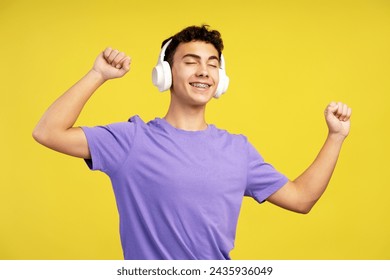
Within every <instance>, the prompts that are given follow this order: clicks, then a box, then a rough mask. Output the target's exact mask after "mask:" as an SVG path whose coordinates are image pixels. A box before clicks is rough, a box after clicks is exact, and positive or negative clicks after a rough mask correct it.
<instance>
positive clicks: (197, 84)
mask: <svg viewBox="0 0 390 280" xmlns="http://www.w3.org/2000/svg"><path fill="white" fill-rule="evenodd" d="M190 85H191V86H193V87H196V88H209V87H210V85H209V84H205V83H190Z"/></svg>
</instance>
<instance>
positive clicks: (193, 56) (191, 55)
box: [182, 53, 219, 61]
mask: <svg viewBox="0 0 390 280" xmlns="http://www.w3.org/2000/svg"><path fill="white" fill-rule="evenodd" d="M186 57H192V58H195V59H201V57H200V56H199V55H197V54H193V53H188V54H185V55H183V57H182V58H186ZM213 59H216V60H217V61H219V58H218V57H216V56H215V55H212V56H210V57H209V58H208V60H213Z"/></svg>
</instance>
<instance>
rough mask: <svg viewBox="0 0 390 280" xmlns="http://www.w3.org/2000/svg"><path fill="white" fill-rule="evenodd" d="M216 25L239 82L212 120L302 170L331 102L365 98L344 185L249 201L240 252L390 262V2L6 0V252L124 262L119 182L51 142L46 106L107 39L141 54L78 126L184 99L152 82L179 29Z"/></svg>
mask: <svg viewBox="0 0 390 280" xmlns="http://www.w3.org/2000/svg"><path fill="white" fill-rule="evenodd" d="M202 23H207V24H209V25H211V27H212V28H214V29H217V30H219V31H220V32H221V33H222V36H223V39H224V43H225V51H224V55H225V59H226V64H227V65H226V66H227V72H228V75H229V76H230V79H231V84H230V88H229V90H228V92H227V93H226V94H225V95H224V96H223V97H222V98H221V99H220V100H214V101H212V103H211V104H210V106H209V108H208V113H207V114H208V116H207V117H208V122H210V123H214V124H216V125H217V126H218V127H220V128H225V129H227V130H229V131H230V132H233V133H242V134H245V135H246V136H248V138H249V139H250V141H251V142H252V143H253V144H254V145H255V146H256V147H257V149H258V150H259V151H260V153H262V155H263V156H264V157H265V159H266V160H267V161H269V162H271V163H272V164H273V165H274V166H275V167H276V168H277V169H278V170H280V171H281V172H283V173H284V174H286V175H287V176H288V177H289V178H291V179H294V178H295V177H297V176H298V175H299V174H300V173H301V172H302V171H303V170H304V169H305V168H306V167H307V166H308V165H309V164H310V163H311V161H312V160H313V159H314V157H315V156H316V154H317V152H318V151H319V149H320V147H321V145H322V143H323V141H324V140H325V137H326V132H327V129H326V125H325V121H324V119H323V110H324V109H325V107H326V105H327V104H328V103H329V102H330V101H332V100H334V101H339V100H341V101H343V102H346V103H348V104H349V105H350V106H351V107H352V108H353V118H352V131H351V134H350V136H349V138H348V139H347V141H346V142H345V145H344V147H343V150H342V153H341V156H340V160H339V162H338V166H337V169H336V172H335V174H334V176H333V178H332V180H331V183H330V185H329V188H328V190H327V191H326V193H325V195H324V196H323V197H322V199H321V200H320V201H319V202H318V204H317V205H316V206H315V208H314V209H313V210H312V212H311V213H310V214H309V215H298V214H294V213H291V212H288V211H286V210H282V209H280V208H277V207H275V206H272V205H271V204H269V203H265V204H263V205H258V204H257V203H255V202H254V200H252V199H247V198H245V199H244V204H243V207H242V212H241V216H240V219H239V224H238V231H237V239H236V247H235V249H234V250H233V251H232V254H231V256H232V257H233V258H234V259H390V217H389V213H390V202H389V197H390V186H389V182H388V176H389V173H390V168H389V167H390V164H389V157H390V150H389V143H390V137H389V131H388V130H389V120H390V118H389V115H388V113H389V101H390V98H389V91H390V79H389V74H390V66H389V65H390V64H389V62H390V4H389V2H388V1H385V0H383V1H379V0H367V1H355V0H354V1H352V0H351V1H340V0H339V1H287V0H286V1H272V0H268V1H254V0H253V1H244V0H240V1H236V0H230V1H220V0H214V1H203V2H199V1H179V0H177V1H176V0H165V1H141V0H139V1H90V2H87V1H80V0H67V1H43V0H40V1H39V0H38V1H27V0H24V1H17V0H1V2H0V40H1V44H0V55H1V62H0V79H1V82H0V94H1V102H0V122H1V130H2V132H1V137H0V148H1V166H0V167H1V176H0V259H121V258H122V252H121V247H120V241H119V234H118V232H119V230H118V216H117V210H116V205H115V200H114V196H113V193H112V190H111V185H110V181H109V179H108V177H106V175H104V174H103V173H99V172H90V171H89V170H88V168H87V166H86V165H85V164H84V162H83V161H82V160H80V159H76V158H72V157H68V156H65V155H61V154H59V153H57V152H53V151H51V150H48V149H46V148H44V147H43V146H40V145H39V144H37V143H36V142H34V140H33V139H32V137H31V133H32V130H33V128H34V126H35V124H36V123H37V121H38V120H39V118H40V116H41V115H42V114H43V112H44V111H45V110H46V108H47V107H48V106H49V105H50V104H51V102H53V101H54V100H55V99H56V98H57V97H58V96H59V95H60V94H61V93H62V92H64V91H65V90H66V89H67V88H69V87H70V86H71V85H72V84H73V83H75V82H76V81H77V80H78V79H79V78H81V76H82V75H84V74H85V73H86V72H87V71H88V70H89V69H90V67H91V66H92V64H93V61H94V59H95V57H96V56H97V54H98V53H99V52H100V51H101V50H102V49H104V48H105V47H106V46H112V47H114V48H118V49H120V50H123V51H125V52H126V53H128V54H129V55H131V56H132V58H133V63H132V70H131V72H130V73H129V74H128V75H127V76H126V77H125V78H123V79H120V80H115V81H110V82H108V83H107V84H105V85H104V86H103V87H102V88H100V89H99V90H98V92H97V93H96V95H95V96H93V98H92V99H91V100H90V102H89V103H88V104H87V106H86V107H85V110H84V111H83V113H82V115H81V116H80V118H79V120H78V122H77V124H78V125H90V126H93V125H98V124H107V123H111V122H115V121H123V120H127V118H128V117H130V116H132V115H134V114H139V115H140V116H141V117H142V118H143V119H144V120H145V121H148V120H150V119H152V118H154V117H155V116H163V115H164V113H165V112H166V109H167V105H168V101H169V96H168V94H167V93H164V94H161V93H159V92H158V91H157V89H156V88H154V87H153V85H152V83H151V69H152V67H153V66H154V65H155V63H156V61H157V56H158V53H159V50H160V44H161V42H162V40H163V39H165V38H167V37H168V36H170V35H173V34H174V33H176V32H177V31H179V30H181V29H182V28H184V27H186V26H188V25H193V24H196V25H198V24H202Z"/></svg>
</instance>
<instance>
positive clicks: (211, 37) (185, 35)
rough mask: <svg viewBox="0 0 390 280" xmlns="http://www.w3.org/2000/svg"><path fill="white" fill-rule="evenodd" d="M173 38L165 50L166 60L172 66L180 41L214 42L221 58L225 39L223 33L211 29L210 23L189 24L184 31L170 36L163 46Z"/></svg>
mask: <svg viewBox="0 0 390 280" xmlns="http://www.w3.org/2000/svg"><path fill="white" fill-rule="evenodd" d="M170 39H172V41H171V43H170V44H169V46H168V47H167V49H166V51H165V57H164V60H165V61H168V63H169V65H170V66H171V67H172V63H173V56H174V55H175V52H176V48H177V47H178V46H179V44H180V43H188V42H192V41H202V42H206V43H210V44H212V45H213V46H214V47H215V48H216V49H217V51H218V55H219V58H221V53H222V50H223V41H222V38H221V33H219V31H217V30H211V29H209V25H205V24H204V25H201V26H195V25H194V26H189V27H186V28H184V29H183V30H182V31H180V32H179V33H177V34H176V35H173V36H171V37H169V38H168V39H166V40H164V41H163V42H162V44H161V48H162V47H163V46H164V45H165V43H166V42H168V41H169V40H170Z"/></svg>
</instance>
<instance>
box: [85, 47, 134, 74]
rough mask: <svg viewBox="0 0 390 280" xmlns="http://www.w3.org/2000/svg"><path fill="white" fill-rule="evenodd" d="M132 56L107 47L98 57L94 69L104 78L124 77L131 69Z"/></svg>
mask: <svg viewBox="0 0 390 280" xmlns="http://www.w3.org/2000/svg"><path fill="white" fill-rule="evenodd" d="M130 63H131V58H130V57H129V56H126V54H125V53H124V52H119V51H118V50H113V49H112V48H106V49H105V50H104V51H103V52H102V53H100V54H99V56H98V57H97V58H96V60H95V63H94V65H93V68H92V70H94V71H96V72H97V73H99V74H100V75H101V76H102V78H103V79H104V80H108V79H115V78H120V77H123V76H124V75H125V74H126V73H127V72H129V70H130Z"/></svg>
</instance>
